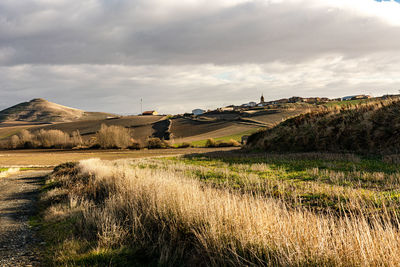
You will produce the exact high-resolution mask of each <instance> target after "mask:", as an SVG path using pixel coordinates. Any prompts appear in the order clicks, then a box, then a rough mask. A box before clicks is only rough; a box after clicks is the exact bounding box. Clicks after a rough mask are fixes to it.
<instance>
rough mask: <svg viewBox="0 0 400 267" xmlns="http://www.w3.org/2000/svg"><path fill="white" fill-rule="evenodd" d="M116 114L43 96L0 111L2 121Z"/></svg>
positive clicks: (50, 120)
mask: <svg viewBox="0 0 400 267" xmlns="http://www.w3.org/2000/svg"><path fill="white" fill-rule="evenodd" d="M110 116H113V117H114V116H115V115H114V114H108V113H101V112H86V111H83V110H80V109H75V108H70V107H66V106H62V105H59V104H56V103H52V102H49V101H47V100H45V99H42V98H36V99H33V100H31V101H29V102H23V103H20V104H17V105H15V106H12V107H10V108H7V109H4V110H2V111H0V122H5V121H23V122H43V123H55V122H71V121H79V120H93V119H105V118H107V117H110Z"/></svg>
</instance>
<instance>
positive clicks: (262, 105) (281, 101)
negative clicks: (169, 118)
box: [141, 95, 400, 116]
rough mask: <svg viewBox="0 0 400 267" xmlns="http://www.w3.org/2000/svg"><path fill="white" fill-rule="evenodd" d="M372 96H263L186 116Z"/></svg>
mask: <svg viewBox="0 0 400 267" xmlns="http://www.w3.org/2000/svg"><path fill="white" fill-rule="evenodd" d="M388 97H400V95H384V96H381V97H378V98H381V99H385V98H388ZM370 98H372V96H370V95H352V96H345V97H339V98H332V99H330V98H328V97H300V96H292V97H290V98H282V99H278V100H272V101H265V98H264V95H261V97H260V102H258V103H257V102H254V101H251V102H248V103H244V104H241V105H229V106H226V107H222V108H217V109H215V110H205V109H201V108H196V109H193V110H192V113H185V114H183V115H184V116H187V115H195V116H198V115H202V114H205V113H214V112H217V113H218V112H229V111H239V112H240V111H248V110H257V109H265V108H274V106H277V105H284V104H291V103H292V104H294V103H306V104H324V103H328V102H339V101H350V100H363V99H370ZM141 115H143V116H146V115H147V116H148V115H150V116H151V115H158V112H157V111H156V110H149V111H144V112H142V114H141Z"/></svg>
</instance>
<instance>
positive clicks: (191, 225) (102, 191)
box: [49, 159, 400, 266]
mask: <svg viewBox="0 0 400 267" xmlns="http://www.w3.org/2000/svg"><path fill="white" fill-rule="evenodd" d="M191 178H192V177H191V176H190V175H189V176H188V174H187V172H182V171H181V170H177V171H175V170H174V169H164V170H163V169H154V168H141V167H132V166H131V165H130V164H128V162H119V163H116V162H106V161H100V160H98V159H92V160H86V161H81V162H80V163H79V165H78V166H76V167H72V169H71V166H68V167H66V168H59V169H57V172H55V173H54V174H53V178H52V179H53V180H56V181H58V182H59V183H61V184H62V188H63V189H66V190H67V191H68V194H69V207H70V209H73V210H74V211H76V210H80V211H81V212H82V218H81V221H80V225H81V226H80V231H81V233H80V234H81V236H84V237H86V238H90V239H93V240H97V244H98V247H100V248H107V247H108V248H112V247H120V246H123V245H125V246H126V245H128V246H131V247H134V248H138V249H143V250H144V251H146V253H148V255H151V256H152V257H157V258H158V262H159V264H167V265H179V264H185V265H212V266H220V265H225V266H227V265H229V266H237V265H271V266H275V265H280V266H305V265H313V266H399V265H400V264H399V261H398V259H399V257H400V233H399V225H398V223H394V222H393V220H390V219H385V216H384V213H385V211H384V210H383V211H382V213H383V214H382V216H379V217H376V218H375V217H373V216H372V217H367V216H366V215H364V214H363V212H362V210H360V212H359V213H357V216H355V215H353V214H352V213H349V214H347V215H345V216H343V217H336V216H331V215H317V214H314V213H312V212H309V211H306V210H300V209H294V208H289V207H287V206H285V204H284V203H283V202H281V201H277V200H274V199H269V198H265V197H262V196H259V195H257V194H254V195H252V194H236V193H234V192H232V191H231V190H228V189H215V188H211V187H208V186H205V185H204V184H202V183H200V182H199V181H197V180H195V179H191ZM58 190H59V189H58ZM49 194H51V192H49ZM71 203H73V205H72V204H71ZM52 212H53V213H54V214H57V211H56V209H53V211H52ZM63 212H64V213H65V210H64V211H63ZM49 217H51V214H49Z"/></svg>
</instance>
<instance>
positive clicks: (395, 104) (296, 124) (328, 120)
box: [247, 100, 400, 154]
mask: <svg viewBox="0 0 400 267" xmlns="http://www.w3.org/2000/svg"><path fill="white" fill-rule="evenodd" d="M247 147H248V148H251V149H254V148H255V149H263V150H267V151H281V152H286V151H292V152H293V151H298V152H304V151H329V152H357V153H377V154H388V153H398V152H399V151H400V101H399V100H387V101H384V102H374V103H370V104H365V105H358V106H355V107H347V108H345V107H342V108H337V107H336V108H330V109H325V110H322V111H318V112H311V113H308V114H303V115H300V116H298V117H295V118H292V119H289V120H287V121H285V122H283V123H281V124H279V125H278V126H276V127H274V128H272V129H269V130H266V131H263V132H259V133H257V134H254V135H252V136H250V138H249V140H248V144H247Z"/></svg>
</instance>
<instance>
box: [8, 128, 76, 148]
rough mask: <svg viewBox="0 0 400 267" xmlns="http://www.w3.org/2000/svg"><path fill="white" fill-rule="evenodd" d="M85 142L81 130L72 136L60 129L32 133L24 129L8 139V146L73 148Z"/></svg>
mask: <svg viewBox="0 0 400 267" xmlns="http://www.w3.org/2000/svg"><path fill="white" fill-rule="evenodd" d="M82 144H83V140H82V137H81V135H80V133H79V131H75V132H73V133H72V137H71V136H70V135H69V134H67V133H65V132H63V131H60V130H44V129H41V130H40V131H38V132H34V133H31V132H29V131H28V130H22V131H21V132H20V133H18V135H13V136H11V138H10V139H9V141H8V145H7V148H10V149H16V148H39V147H42V148H72V147H74V146H81V145H82Z"/></svg>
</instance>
